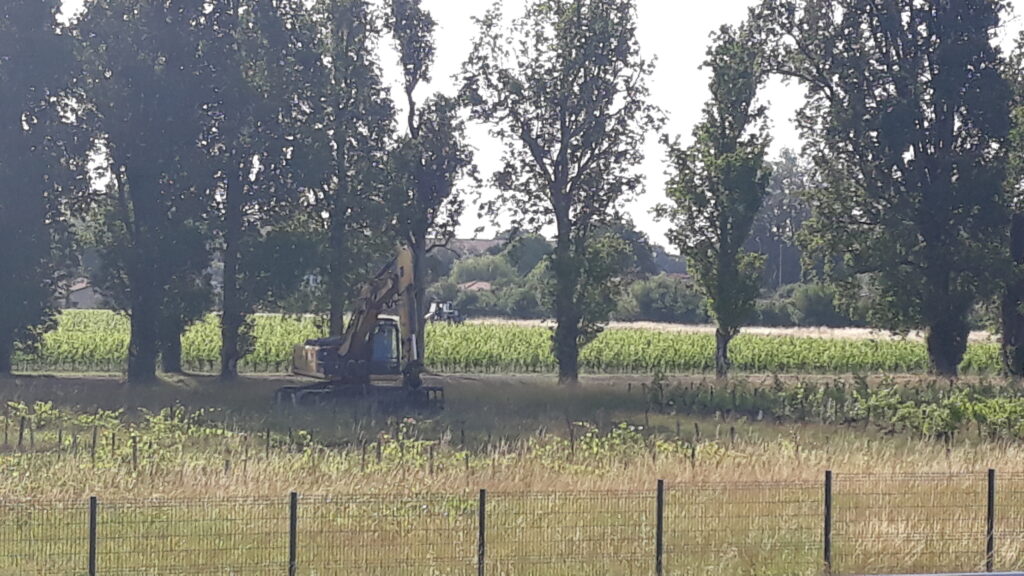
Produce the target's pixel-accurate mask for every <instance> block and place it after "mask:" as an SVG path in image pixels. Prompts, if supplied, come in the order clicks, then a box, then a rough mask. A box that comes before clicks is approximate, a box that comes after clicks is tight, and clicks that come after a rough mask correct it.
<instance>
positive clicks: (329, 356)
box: [292, 316, 402, 384]
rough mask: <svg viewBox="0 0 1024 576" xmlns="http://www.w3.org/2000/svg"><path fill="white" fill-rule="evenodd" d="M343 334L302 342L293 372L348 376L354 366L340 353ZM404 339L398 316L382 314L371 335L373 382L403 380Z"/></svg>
mask: <svg viewBox="0 0 1024 576" xmlns="http://www.w3.org/2000/svg"><path fill="white" fill-rule="evenodd" d="M341 340H342V339H341V338H320V339H316V340H307V341H306V343H305V344H299V345H298V346H296V347H295V350H294V352H293V353H292V373H293V374H295V375H296V376H303V377H306V378H314V379H316V380H324V381H332V380H341V379H344V378H345V377H346V375H349V376H351V374H348V371H350V370H351V369H352V368H354V366H352V365H350V363H349V362H346V360H345V359H344V358H342V357H341V356H340V355H339V354H338V348H339V347H340V346H341ZM401 352H402V339H401V330H400V328H399V323H398V318H396V317H393V316H381V317H379V318H378V319H377V325H376V327H375V328H374V329H373V333H372V335H371V337H370V359H369V362H368V366H367V368H368V369H369V372H368V375H369V377H370V379H371V381H372V382H379V383H392V384H400V383H401V376H402V353H401Z"/></svg>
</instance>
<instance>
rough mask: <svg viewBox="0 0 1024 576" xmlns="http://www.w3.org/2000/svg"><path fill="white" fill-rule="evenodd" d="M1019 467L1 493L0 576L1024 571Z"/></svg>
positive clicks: (767, 575) (1023, 490)
mask: <svg viewBox="0 0 1024 576" xmlns="http://www.w3.org/2000/svg"><path fill="white" fill-rule="evenodd" d="M1022 536H1024V475H1006V476H1004V477H998V478H997V476H996V474H995V473H990V474H958V475H900V476H862V475H845V474H836V475H834V476H833V475H832V474H831V473H827V474H826V478H825V481H824V482H798V483H771V482H760V483H755V482H751V483H686V484H673V485H665V484H664V483H662V482H659V483H658V484H657V488H653V487H652V488H651V489H645V490H635V491H628V492H551V493H517V492H490V493H488V492H486V491H483V490H481V491H453V492H451V493H447V494H419V495H406V496H400V495H394V494H388V495H380V494H378V495H345V496H299V495H298V494H292V495H290V496H287V497H282V498H270V499H227V498H226V499H219V500H210V499H204V500H182V499H174V500H111V501H106V500H102V499H98V498H91V499H89V500H86V501H65V502H56V501H7V500H0V574H2V575H15V574H17V575H33V574H40V575H42V574H90V575H96V574H103V575H107V574H137V575H156V574H161V575H163V574H197V575H213V574H218V575H220V574H223V575H228V574H232V575H233V574H239V575H241V574H245V575H250V574H252V575H262V574H274V575H281V574H288V575H289V576H298V575H309V576H317V575H326V574H346V575H347V574H354V575H356V574H365V575H385V574H387V575H409V576H412V575H420V574H434V575H463V574H465V575H470V574H475V575H477V576H482V575H484V574H501V575H507V576H534V575H537V576H540V575H544V576H548V575H552V576H560V575H570V574H572V575H577V574H595V575H596V574H623V575H640V574H656V575H659V576H664V575H679V576H690V575H698V574H700V575H709V574H730V575H741V576H754V575H758V576H784V575H785V576H793V575H817V574H836V575H856V574H897V573H899V574H902V573H938V572H943V573H946V572H957V571H959V572H972V573H974V572H977V573H981V572H985V571H992V570H996V569H998V570H1004V571H1010V570H1021V569H1022V568H1024V539H1022Z"/></svg>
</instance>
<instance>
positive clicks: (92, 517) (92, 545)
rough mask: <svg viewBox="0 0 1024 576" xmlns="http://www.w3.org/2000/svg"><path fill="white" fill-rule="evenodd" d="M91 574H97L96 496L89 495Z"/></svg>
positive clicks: (91, 575) (92, 575)
mask: <svg viewBox="0 0 1024 576" xmlns="http://www.w3.org/2000/svg"><path fill="white" fill-rule="evenodd" d="M89 576H96V497H95V496H90V497H89Z"/></svg>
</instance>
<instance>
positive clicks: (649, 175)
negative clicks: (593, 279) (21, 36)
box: [0, 0, 1024, 245]
mask: <svg viewBox="0 0 1024 576" xmlns="http://www.w3.org/2000/svg"><path fill="white" fill-rule="evenodd" d="M0 1H2V0H0ZM376 1H380V0H376ZM503 2H504V4H505V13H506V15H507V16H511V15H514V14H516V13H517V12H521V9H522V6H523V2H524V0H503ZM757 2H758V0H715V1H713V2H708V1H697V0H637V6H638V18H639V20H638V30H637V34H638V36H639V41H640V46H641V50H642V52H643V54H644V56H645V57H647V58H653V59H655V61H656V68H655V72H654V75H653V76H652V78H651V79H650V88H651V98H652V101H653V103H654V104H655V105H657V106H658V107H659V108H661V109H662V110H663V111H664V113H665V115H666V120H667V123H666V124H665V127H664V128H663V133H664V134H667V135H669V136H670V137H675V136H681V137H682V138H683V141H684V142H686V141H687V140H688V139H689V138H690V133H691V131H692V130H693V126H694V125H695V124H696V123H697V122H698V121H699V120H700V115H701V110H702V108H703V106H704V102H705V101H706V100H707V98H708V95H709V93H708V90H707V81H708V75H707V73H706V72H705V71H703V70H701V69H700V64H701V63H702V62H703V61H704V57H705V51H706V50H707V46H708V40H709V36H710V34H711V33H712V32H713V31H714V30H715V29H717V28H718V27H719V26H721V25H722V24H738V23H740V22H741V21H742V20H743V18H744V17H745V16H746V14H747V11H748V9H749V8H750V7H751V6H753V5H754V4H756V3H757ZM1008 3H1009V4H1010V6H1011V8H1012V7H1014V6H1015V5H1017V6H1020V11H1022V12H1024V0H1008ZM81 4H82V0H65V7H64V8H65V11H68V10H76V9H79V8H80V6H81ZM491 4H492V0H423V7H424V8H425V9H427V10H428V11H430V13H431V14H432V15H433V16H434V19H435V20H436V21H437V24H438V27H437V33H436V34H435V42H436V48H437V58H436V62H435V65H434V68H433V81H432V82H431V83H430V84H429V85H425V86H422V87H421V88H420V92H419V95H420V97H421V98H422V97H425V96H427V95H429V94H430V93H433V92H444V93H447V94H454V93H455V92H456V91H457V90H458V85H459V83H458V79H457V76H458V73H459V70H460V68H461V66H462V62H463V61H464V60H465V58H466V56H467V55H468V54H469V50H470V47H471V45H472V41H473V38H474V36H475V35H476V27H475V26H474V24H473V17H474V16H481V15H482V14H483V13H484V12H485V11H486V10H487V9H488V8H489V7H490V6H491ZM1022 28H1024V18H1022V16H1017V15H1013V14H1011V15H1010V16H1009V18H1007V20H1006V22H1004V30H1003V32H1002V34H1001V42H1002V43H1003V44H1004V46H1006V47H1007V48H1008V47H1009V46H1010V45H1011V43H1012V40H1013V39H1014V38H1016V36H1017V33H1018V31H1019V30H1021V29H1022ZM381 61H382V64H383V66H384V74H385V80H386V81H387V82H388V83H389V85H391V86H392V96H393V98H394V100H395V101H396V103H398V104H399V105H400V106H401V105H402V103H403V100H404V98H403V97H402V93H401V89H400V69H399V67H398V65H397V54H396V53H395V52H394V50H393V47H392V44H391V42H390V40H385V41H384V42H383V43H382V46H381ZM761 98H762V100H763V101H764V102H765V103H767V104H768V106H769V119H770V122H771V126H772V130H771V132H772V137H773V144H772V155H773V156H774V155H777V154H778V152H779V150H781V149H782V148H794V149H797V148H799V147H800V145H801V141H800V137H799V134H798V133H797V130H796V128H795V127H794V126H793V123H792V118H793V116H794V114H795V112H796V110H797V109H798V108H799V107H800V104H801V101H802V99H803V91H802V90H801V89H800V88H799V86H797V85H795V84H792V85H786V84H783V83H782V82H781V81H778V80H775V81H772V82H770V83H769V84H768V85H767V86H766V88H765V90H764V91H763V94H762V95H761ZM469 139H470V145H471V146H472V147H473V148H474V149H475V151H476V163H477V166H478V168H479V170H480V174H481V175H482V176H484V177H487V176H489V175H490V174H492V173H493V172H494V171H495V170H497V169H498V168H499V167H500V160H501V149H502V148H501V145H500V143H499V142H497V141H496V140H495V139H494V138H493V137H491V136H490V134H489V133H488V129H487V128H486V127H485V126H481V125H471V126H470V127H469ZM645 155H646V160H645V162H644V164H643V165H642V166H640V168H639V171H640V172H641V173H642V174H643V175H644V181H645V190H644V191H643V193H641V194H640V195H639V196H638V197H637V198H635V199H634V200H633V201H631V202H630V203H629V204H627V205H626V212H627V213H628V214H630V216H631V217H632V218H633V220H634V222H635V223H636V224H637V227H638V228H639V229H640V230H642V231H644V232H646V233H647V234H648V235H649V236H650V238H651V240H653V241H654V242H657V243H659V244H662V245H667V241H666V239H665V232H666V231H667V229H668V224H667V223H664V222H657V221H655V219H654V218H653V217H652V215H651V213H650V212H651V209H652V208H653V207H654V206H656V205H657V204H659V203H660V202H664V201H665V194H664V187H665V182H666V180H667V176H666V170H667V165H666V160H665V150H664V148H663V146H662V145H661V144H660V143H659V136H658V134H651V135H649V137H648V139H647V143H646V145H645ZM480 193H481V194H483V195H484V196H485V197H492V196H493V195H494V192H493V191H490V190H489V189H488V187H487V186H486V185H485V187H484V188H483V190H481V191H480ZM474 199H475V198H474V197H473V196H472V195H471V196H469V201H467V206H466V212H465V214H464V215H463V219H462V222H461V226H460V227H459V230H458V234H459V236H460V237H465V238H470V237H474V236H477V237H480V238H490V237H492V236H493V234H494V232H495V231H496V230H497V229H500V228H501V227H502V226H503V225H507V221H499V222H498V223H497V226H495V225H494V223H492V222H491V221H490V218H483V219H481V218H479V217H478V216H477V209H476V206H475V205H474V202H473V200H474ZM481 227H483V228H484V230H483V231H482V232H480V233H477V229H478V228H481ZM545 232H546V233H550V230H545Z"/></svg>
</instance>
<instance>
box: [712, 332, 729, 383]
mask: <svg viewBox="0 0 1024 576" xmlns="http://www.w3.org/2000/svg"><path fill="white" fill-rule="evenodd" d="M730 342H732V335H731V334H729V333H728V332H727V331H725V330H722V329H721V328H719V329H718V330H715V377H716V378H718V379H720V380H724V379H726V378H728V376H729V367H730V366H731V363H730V362H729V343H730Z"/></svg>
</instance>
